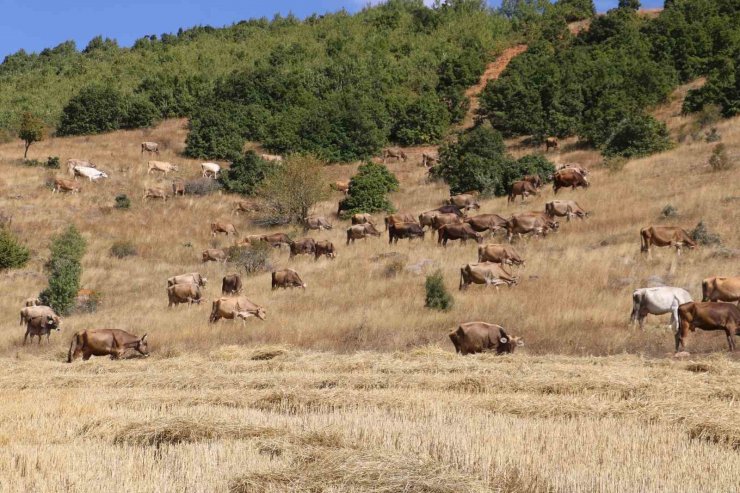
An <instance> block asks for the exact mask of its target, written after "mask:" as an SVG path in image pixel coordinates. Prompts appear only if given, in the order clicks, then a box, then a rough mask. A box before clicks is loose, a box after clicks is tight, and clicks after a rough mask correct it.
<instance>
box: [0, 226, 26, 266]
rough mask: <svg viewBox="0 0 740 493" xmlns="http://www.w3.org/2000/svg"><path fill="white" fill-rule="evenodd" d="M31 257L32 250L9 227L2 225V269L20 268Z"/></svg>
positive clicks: (0, 248) (0, 263) (0, 244)
mask: <svg viewBox="0 0 740 493" xmlns="http://www.w3.org/2000/svg"><path fill="white" fill-rule="evenodd" d="M29 258H31V252H30V251H29V250H28V248H26V247H25V246H23V245H21V243H20V242H19V241H18V239H17V238H16V237H15V236H14V235H13V233H11V232H10V230H9V229H7V228H5V227H1V226H0V271H3V270H6V269H19V268H21V267H23V266H24V265H26V262H28V259H29Z"/></svg>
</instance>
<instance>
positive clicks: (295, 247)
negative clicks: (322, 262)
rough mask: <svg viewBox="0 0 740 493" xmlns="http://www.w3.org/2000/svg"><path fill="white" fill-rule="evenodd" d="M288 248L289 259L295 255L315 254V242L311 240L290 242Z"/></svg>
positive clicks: (303, 239)
mask: <svg viewBox="0 0 740 493" xmlns="http://www.w3.org/2000/svg"><path fill="white" fill-rule="evenodd" d="M289 246H290V257H289V258H293V257H295V256H296V255H313V254H314V253H315V252H316V240H314V239H313V238H302V239H300V240H295V241H291V242H290V244H289Z"/></svg>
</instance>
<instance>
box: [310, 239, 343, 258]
mask: <svg viewBox="0 0 740 493" xmlns="http://www.w3.org/2000/svg"><path fill="white" fill-rule="evenodd" d="M313 254H314V260H318V259H319V257H322V256H324V257H327V258H332V259H333V258H337V251H336V250H335V249H334V243H332V242H331V241H327V240H322V241H317V242H316V248H314V252H313Z"/></svg>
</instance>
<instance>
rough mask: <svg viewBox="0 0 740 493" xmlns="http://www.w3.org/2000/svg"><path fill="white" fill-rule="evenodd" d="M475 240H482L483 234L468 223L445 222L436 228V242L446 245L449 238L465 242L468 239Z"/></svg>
mask: <svg viewBox="0 0 740 493" xmlns="http://www.w3.org/2000/svg"><path fill="white" fill-rule="evenodd" d="M471 238H473V239H475V241H476V242H478V243H481V242H482V241H483V235H481V234H480V233H477V232H476V231H475V230H474V229H473V228H472V227H471V226H470V224H467V223H463V224H447V225H445V226H442V227H441V228H439V229H438V230H437V244H438V245H443V246H447V242H448V241H449V240H461V241H462V243H463V244H465V243H466V242H467V241H468V240H469V239H471Z"/></svg>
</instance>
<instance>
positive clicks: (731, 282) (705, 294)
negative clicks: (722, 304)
mask: <svg viewBox="0 0 740 493" xmlns="http://www.w3.org/2000/svg"><path fill="white" fill-rule="evenodd" d="M701 292H702V301H726V302H728V303H732V302H737V305H738V306H740V277H708V278H706V279H704V281H703V282H702V283H701Z"/></svg>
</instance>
